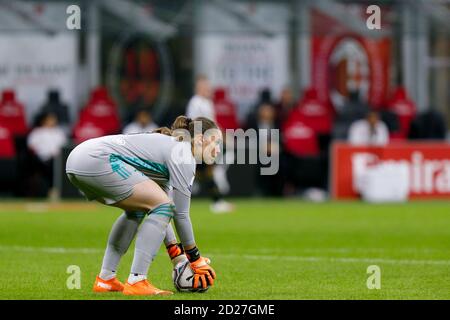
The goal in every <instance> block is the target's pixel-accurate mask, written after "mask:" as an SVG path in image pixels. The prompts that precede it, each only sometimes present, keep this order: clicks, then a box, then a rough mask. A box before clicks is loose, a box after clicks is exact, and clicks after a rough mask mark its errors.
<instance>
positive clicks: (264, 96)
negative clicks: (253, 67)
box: [245, 88, 273, 128]
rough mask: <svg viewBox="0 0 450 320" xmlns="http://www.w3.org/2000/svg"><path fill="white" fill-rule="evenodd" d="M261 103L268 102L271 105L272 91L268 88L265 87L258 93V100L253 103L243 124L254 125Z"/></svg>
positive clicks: (249, 126)
mask: <svg viewBox="0 0 450 320" xmlns="http://www.w3.org/2000/svg"><path fill="white" fill-rule="evenodd" d="M263 104H270V105H271V106H273V101H272V92H271V91H270V89H269V88H265V89H263V90H262V91H261V92H260V93H259V97H258V101H257V102H256V103H255V104H254V105H253V107H252V108H251V109H250V111H249V113H248V115H247V121H246V124H245V126H246V128H255V127H256V123H257V121H258V110H259V107H260V106H261V105H263Z"/></svg>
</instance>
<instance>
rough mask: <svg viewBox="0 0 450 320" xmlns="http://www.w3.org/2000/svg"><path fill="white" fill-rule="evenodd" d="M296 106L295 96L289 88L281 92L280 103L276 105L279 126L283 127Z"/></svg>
mask: <svg viewBox="0 0 450 320" xmlns="http://www.w3.org/2000/svg"><path fill="white" fill-rule="evenodd" d="M294 106H295V100H294V96H293V94H292V90H291V89H290V88H289V87H285V88H284V89H283V90H282V91H281V96H280V101H278V103H276V104H275V106H274V107H275V112H276V122H277V126H278V127H281V126H282V124H283V122H284V121H285V120H286V118H287V116H288V115H289V113H290V112H291V110H292V109H293V108H294Z"/></svg>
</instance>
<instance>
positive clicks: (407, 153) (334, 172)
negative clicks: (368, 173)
mask: <svg viewBox="0 0 450 320" xmlns="http://www.w3.org/2000/svg"><path fill="white" fill-rule="evenodd" d="M384 162H402V163H404V164H407V165H408V166H409V182H410V198H416V199H417V198H420V199H427V198H450V144H446V143H425V142H424V143H405V144H392V145H388V146H386V147H359V146H358V147H356V146H351V145H348V144H345V143H335V144H334V145H333V147H332V163H331V180H330V182H331V189H332V197H333V198H334V199H352V198H357V197H358V192H357V191H356V190H355V184H356V182H355V177H356V175H357V174H358V172H361V171H362V170H364V169H366V168H368V167H369V166H373V165H376V164H380V163H384Z"/></svg>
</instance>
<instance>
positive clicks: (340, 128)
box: [332, 90, 370, 140]
mask: <svg viewBox="0 0 450 320" xmlns="http://www.w3.org/2000/svg"><path fill="white" fill-rule="evenodd" d="M369 109H370V108H369V105H368V104H367V103H365V102H364V101H362V100H361V98H360V92H359V91H358V90H353V91H350V93H349V96H348V99H347V102H346V103H344V105H343V106H342V108H341V109H340V111H339V112H338V114H337V116H336V120H335V122H334V126H333V133H332V136H333V139H338V140H345V139H346V138H347V135H348V130H349V128H350V125H351V124H352V123H353V122H355V121H357V120H360V119H364V117H365V115H366V114H367V112H368V111H369Z"/></svg>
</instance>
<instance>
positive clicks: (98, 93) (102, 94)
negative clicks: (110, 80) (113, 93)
mask: <svg viewBox="0 0 450 320" xmlns="http://www.w3.org/2000/svg"><path fill="white" fill-rule="evenodd" d="M85 123H91V124H93V127H97V128H100V129H101V130H102V131H103V132H104V134H115V133H118V132H119V131H120V127H121V125H120V120H119V115H118V112H117V105H116V103H115V102H114V100H112V98H111V97H110V96H109V95H108V92H107V90H106V88H104V87H98V88H97V89H95V90H94V91H93V92H92V95H91V98H90V100H89V102H88V103H87V105H86V107H85V108H83V110H82V111H81V113H80V118H79V121H78V124H77V125H76V126H77V127H84V126H85ZM91 127H92V126H91Z"/></svg>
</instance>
